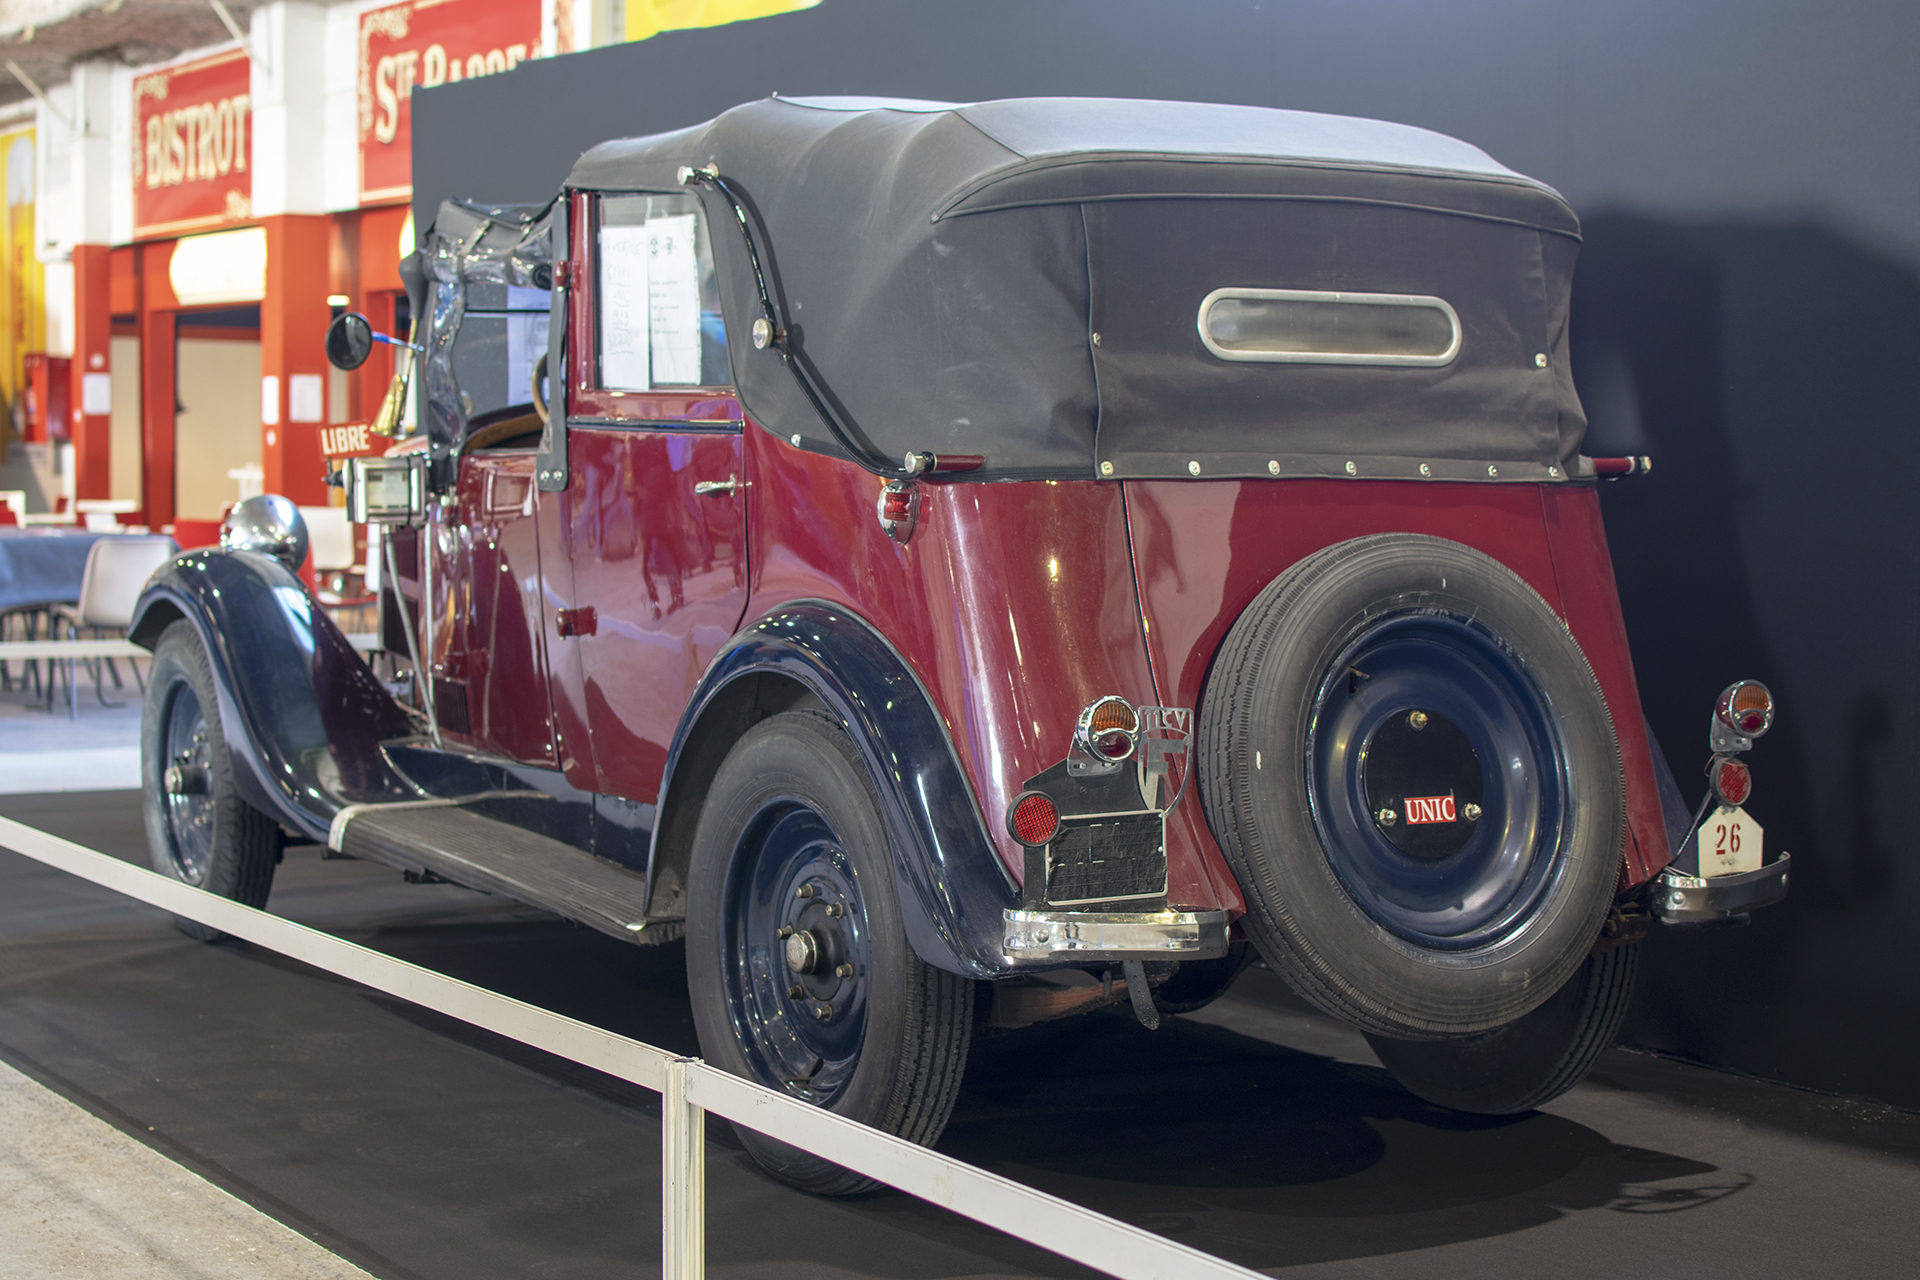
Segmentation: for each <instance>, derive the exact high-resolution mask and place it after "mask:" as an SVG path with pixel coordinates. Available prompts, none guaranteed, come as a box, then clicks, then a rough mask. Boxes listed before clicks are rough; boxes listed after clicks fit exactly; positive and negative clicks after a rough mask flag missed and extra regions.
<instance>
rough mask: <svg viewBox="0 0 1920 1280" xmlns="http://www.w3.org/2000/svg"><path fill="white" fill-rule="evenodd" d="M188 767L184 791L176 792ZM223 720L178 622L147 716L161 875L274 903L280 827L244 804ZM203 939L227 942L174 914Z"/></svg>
mask: <svg viewBox="0 0 1920 1280" xmlns="http://www.w3.org/2000/svg"><path fill="white" fill-rule="evenodd" d="M172 766H179V767H180V768H181V769H182V770H183V773H184V776H183V777H182V779H181V781H182V782H183V783H184V784H185V785H186V786H187V787H189V788H190V790H188V791H187V792H185V793H180V792H176V791H171V790H169V788H168V780H167V772H168V769H169V768H170V767H172ZM233 770H234V765H233V759H232V757H231V756H230V755H229V754H228V751H227V739H226V735H225V733H224V732H223V729H222V726H221V723H220V702H219V698H218V697H217V694H216V691H215V688H214V683H213V668H212V666H211V665H210V664H209V663H208V661H207V653H206V650H205V649H204V648H202V647H201V644H200V636H199V634H198V633H197V632H196V631H195V630H194V629H193V624H192V623H190V622H186V621H184V620H182V621H179V622H175V623H173V624H172V625H171V626H169V627H168V628H167V629H166V631H165V632H163V633H162V634H161V636H160V643H159V644H157V645H155V646H154V650H153V666H152V670H151V671H150V672H149V673H148V676H147V692H146V698H145V701H144V702H143V703H142V704H141V711H140V791H141V808H142V810H143V811H144V813H145V816H146V823H147V848H148V851H149V854H150V856H151V858H152V860H153V869H154V870H155V871H158V872H159V873H160V874H161V875H165V876H172V877H173V878H174V879H175V880H179V881H181V882H182V883H184V884H190V885H193V886H195V887H196V888H200V889H205V890H207V891H208V892H210V893H217V894H219V895H220V896H221V897H223V898H231V899H233V900H234V901H235V902H241V903H245V904H246V905H247V906H250V907H264V906H266V905H267V894H268V892H269V891H271V890H272V888H273V869H274V864H275V863H276V862H277V861H278V860H279V857H280V827H279V824H277V823H276V822H274V820H273V819H272V818H270V817H268V816H267V815H266V814H264V813H262V812H260V811H259V810H258V809H256V808H254V807H253V806H252V805H250V804H248V803H247V802H246V801H245V800H243V799H241V798H240V792H239V790H238V788H237V787H236V785H235V782H234V776H233ZM174 923H176V924H178V925H179V926H180V931H181V932H182V933H185V934H186V935H187V936H189V937H192V938H198V939H199V940H200V941H202V942H218V941H220V940H221V939H222V938H224V937H226V935H225V934H223V933H221V932H220V931H219V930H217V929H210V928H208V927H207V926H206V925H203V924H200V923H198V922H196V921H193V920H187V919H183V918H181V917H180V916H175V917H174Z"/></svg>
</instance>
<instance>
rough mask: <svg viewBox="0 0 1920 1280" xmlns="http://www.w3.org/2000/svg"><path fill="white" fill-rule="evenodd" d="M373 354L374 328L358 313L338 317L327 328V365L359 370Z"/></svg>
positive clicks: (348, 313) (350, 312) (353, 312)
mask: <svg viewBox="0 0 1920 1280" xmlns="http://www.w3.org/2000/svg"><path fill="white" fill-rule="evenodd" d="M371 354H373V326H372V325H371V324H368V323H367V318H366V317H365V316H363V315H361V314H360V313H359V312H357V311H349V312H347V314H345V315H343V316H336V317H335V318H334V321H333V323H332V324H330V325H328V326H327V363H328V364H330V365H332V366H333V367H334V368H336V369H358V368H359V367H360V366H361V365H363V364H365V363H366V362H367V357H368V356H369V355H371Z"/></svg>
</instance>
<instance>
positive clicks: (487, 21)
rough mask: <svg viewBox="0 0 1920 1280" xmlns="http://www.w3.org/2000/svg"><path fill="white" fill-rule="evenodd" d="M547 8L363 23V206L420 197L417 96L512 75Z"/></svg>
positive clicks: (440, 12) (495, 0) (438, 7)
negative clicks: (417, 91) (415, 129)
mask: <svg viewBox="0 0 1920 1280" xmlns="http://www.w3.org/2000/svg"><path fill="white" fill-rule="evenodd" d="M539 48H540V0H409V3H406V4H396V5H391V6H389V7H387V8H385V9H372V10H369V11H368V12H366V13H363V14H361V15H360V203H362V204H370V203H372V202H374V201H382V200H397V199H404V198H406V197H407V196H410V195H412V194H413V107H412V100H413V91H414V89H415V88H416V87H418V88H428V89H430V88H432V87H433V86H435V85H438V84H448V83H451V82H452V81H455V80H466V79H471V78H472V77H474V76H485V75H492V74H494V73H495V72H498V71H507V70H511V69H512V68H513V67H515V66H517V65H518V64H519V63H522V62H524V61H526V60H527V59H528V58H530V57H532V56H533V55H534V54H535V53H536V52H538V50H539Z"/></svg>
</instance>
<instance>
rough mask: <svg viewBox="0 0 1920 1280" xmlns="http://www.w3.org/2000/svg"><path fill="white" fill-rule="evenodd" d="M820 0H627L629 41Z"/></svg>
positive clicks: (806, 5) (760, 15) (804, 6)
mask: <svg viewBox="0 0 1920 1280" xmlns="http://www.w3.org/2000/svg"><path fill="white" fill-rule="evenodd" d="M819 3H820V0H627V39H629V40H645V39H646V38H647V37H649V36H656V35H659V34H660V33H661V32H662V31H684V30H687V29H688V28H690V27H722V26H725V25H726V24H727V23H729V22H741V21H744V20H745V19H747V18H770V17H772V16H773V15H774V14H776V13H796V12H798V11H799V10H801V9H811V8H813V6H815V5H817V4H819Z"/></svg>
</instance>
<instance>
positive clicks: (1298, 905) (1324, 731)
mask: <svg viewBox="0 0 1920 1280" xmlns="http://www.w3.org/2000/svg"><path fill="white" fill-rule="evenodd" d="M1429 725H1431V729H1429ZM1201 732H1202V734H1203V735H1204V744H1205V745H1204V753H1203V755H1202V758H1201V761H1200V779H1199V780H1200V785H1201V793H1202V797H1203V800H1204V802H1205V807H1206V813H1207V820H1208V822H1209V824H1210V825H1211V827H1212V829H1213V833H1214V836H1215V838H1216V839H1217V840H1218V841H1219V842H1220V847H1221V849H1222V850H1223V851H1224V852H1225V854H1226V856H1227V860H1228V862H1229V863H1230V865H1231V866H1232V867H1233V869H1234V872H1235V873H1236V874H1237V875H1238V877H1239V880H1240V885H1241V888H1242V890H1243V892H1244V893H1245V894H1246V899H1247V915H1246V917H1245V919H1244V921H1243V925H1244V927H1245V928H1246V929H1247V931H1248V934H1249V936H1250V937H1251V938H1252V940H1253V942H1254V944H1255V945H1256V946H1257V947H1258V948H1259V949H1260V953H1261V955H1262V956H1264V957H1265V958H1266V960H1267V962H1268V964H1270V965H1271V966H1272V967H1273V968H1274V970H1275V971H1276V972H1277V973H1279V974H1280V975H1281V976H1282V977H1284V978H1285V979H1286V980H1287V982H1288V983H1289V984H1290V985H1291V986H1292V987H1293V988H1294V990H1295V991H1297V992H1299V994H1300V995H1301V996H1302V997H1304V998H1305V999H1307V1000H1309V1001H1311V1002H1312V1003H1313V1004H1315V1005H1317V1006H1319V1007H1320V1008H1321V1009H1323V1010H1325V1011H1326V1012H1328V1013H1330V1014H1332V1015H1334V1016H1336V1017H1339V1018H1342V1019H1344V1020H1346V1021H1347V1022H1350V1023H1352V1024H1354V1025H1355V1026H1358V1027H1359V1028H1361V1029H1362V1030H1364V1031H1370V1032H1373V1033H1375V1034H1378V1035H1384V1036H1389V1037H1393V1038H1396V1039H1405V1040H1419V1039H1446V1038H1450V1037H1456V1036H1464V1035H1473V1034H1477V1033H1480V1032H1483V1031H1489V1030H1492V1029H1493V1028H1495V1027H1498V1026H1503V1025H1505V1024H1507V1023H1510V1022H1512V1021H1514V1020H1515V1019H1517V1018H1520V1017H1522V1016H1524V1015H1525V1014H1527V1013H1528V1012H1530V1011H1531V1010H1533V1009H1534V1008H1536V1007H1538V1006H1539V1005H1540V1004H1541V1003H1542V1002H1543V1001H1545V1000H1546V999H1547V998H1548V997H1549V996H1551V995H1552V994H1553V993H1554V992H1556V991H1558V990H1560V988H1561V987H1562V986H1563V985H1564V984H1565V983H1566V981H1567V980H1568V979H1569V978H1570V977H1571V976H1572V975H1573V973H1574V971H1575V970H1576V969H1578V968H1579V966H1580V964H1581V963H1582V961H1583V960H1584V959H1585V958H1586V956H1587V954H1588V952H1589V951H1590V950H1591V948H1592V946H1593V943H1594V940H1595V939H1596V938H1597V937H1598V936H1599V932H1600V925H1601V921H1602V919H1603V918H1604V916H1605V913H1606V910H1607V906H1608V903H1609V902H1610V901H1611V899H1612V895H1613V891H1614V886H1615V883H1616V880H1617V877H1618V873H1619V869H1620V865H1621V863H1620V859H1621V854H1622V848H1623V841H1624V839H1625V832H1626V826H1625V823H1626V814H1625V792H1624V786H1623V783H1622V778H1621V768H1620V751H1619V745H1618V743H1617V742H1616V741H1615V738H1614V732H1613V722H1612V718H1611V717H1610V716H1609V714H1608V712H1607V706H1606V701H1605V699H1604V697H1603V696H1602V694H1601V691H1600V686H1599V682H1598V681H1597V680H1596V679H1595V678H1594V675H1593V670H1592V668H1591V667H1590V666H1589V665H1588V663H1587V660H1586V657H1585V655H1584V654H1582V653H1581V651H1580V648H1579V646H1578V645H1577V644H1576V643H1575V642H1574V640H1573V637H1572V636H1571V635H1570V634H1569V633H1568V631H1567V629H1566V627H1565V626H1564V625H1563V624H1562V622H1561V620H1560V619H1559V617H1558V616H1557V615H1555V614H1554V612H1553V610H1552V609H1551V608H1550V607H1549V606H1548V605H1547V603H1546V602H1545V601H1544V600H1542V599H1541V598H1540V597H1539V595H1538V594H1536V593H1535V592H1534V591H1533V589H1532V588H1530V587H1529V586H1527V584H1526V583H1525V582H1523V581H1522V580H1521V579H1520V578H1519V577H1518V576H1517V575H1516V574H1514V573H1513V572H1511V571H1510V570H1508V569H1507V568H1505V567H1504V566H1502V565H1501V564H1499V563H1498V562H1496V561H1494V560H1492V559H1491V558H1489V557H1487V556H1485V555H1483V554H1481V553H1480V552H1478V551H1475V550H1473V549H1472V548H1469V547H1465V546H1462V545H1460V544H1459V543H1455V542H1448V541H1445V540H1443V539H1439V538H1432V537H1425V536H1421V535H1416V534H1382V535H1377V536H1374V537H1368V538H1360V539H1355V540H1354V541H1351V542H1345V543H1341V544H1339V545H1337V546H1333V547H1329V548H1327V549H1326V550H1324V551H1321V552H1319V553H1317V554H1315V555H1313V556H1310V557H1308V558H1307V559H1306V560H1303V561H1302V562H1301V563H1299V564H1298V565H1296V566H1294V567H1293V568H1292V569H1290V570H1288V571H1287V572H1286V573H1284V574H1282V575H1281V576H1280V577H1279V578H1278V579H1276V580H1275V581H1274V582H1272V583H1270V584H1268V586H1267V587H1266V589H1265V590H1263V591H1262V592H1261V593H1260V594H1259V596H1257V597H1256V598H1255V599H1254V601H1253V603H1252V604H1250V605H1249V606H1248V607H1247V609H1246V611H1245V612H1244V613H1242V614H1241V616H1240V618H1239V619H1238V621H1236V622H1235V623H1234V626H1233V628H1232V630H1231V631H1230V632H1229V633H1228V636H1227V639H1226V641H1225V643H1223V644H1222V645H1221V648H1220V651H1219V653H1218V654H1217V655H1216V658H1215V661H1214V665H1213V669H1212V671H1211V673H1210V675H1209V677H1208V682H1207V689H1206V695H1205V700H1204V703H1203V705H1202V711H1201ZM1496 763H1497V767H1496ZM1436 779H1437V780H1436ZM1397 783H1403V784H1404V788H1403V789H1402V790H1401V791H1400V792H1398V794H1399V795H1400V796H1402V797H1403V798H1402V799H1398V800H1395V799H1391V798H1389V799H1385V800H1382V799H1381V798H1380V797H1381V796H1383V795H1384V796H1387V797H1391V796H1393V795H1394V794H1395V792H1394V791H1392V790H1391V785H1392V784H1397ZM1443 785H1444V787H1445V794H1444V796H1442V795H1439V794H1437V792H1439V790H1440V789H1441V788H1442V786H1443ZM1416 796H1418V797H1421V799H1419V800H1418V801H1412V800H1411V798H1412V797H1416ZM1441 800H1444V810H1441V809H1439V808H1436V804H1437V802H1439V801H1441ZM1462 801H1465V803H1461V802H1462ZM1482 801H1484V807H1483V805H1482V803H1481V802H1482ZM1376 804H1379V805H1380V807H1379V808H1375V807H1374V806H1375V805H1376ZM1416 806H1417V807H1416ZM1402 810H1404V811H1405V812H1406V816H1407V818H1408V819H1409V821H1407V822H1406V823H1404V824H1399V826H1398V829H1396V828H1395V824H1396V822H1397V819H1398V814H1399V813H1400V811H1402ZM1416 812H1418V813H1419V814H1421V815H1422V816H1421V821H1422V822H1423V823H1425V824H1426V825H1423V826H1422V827H1421V829H1420V830H1418V831H1416V830H1415V821H1414V816H1415V813H1416ZM1440 812H1444V813H1445V814H1447V815H1450V816H1448V817H1447V818H1445V820H1440V819H1439V818H1437V817H1436V816H1435V815H1436V814H1437V813H1440ZM1378 815H1385V816H1384V817H1381V816H1378Z"/></svg>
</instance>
